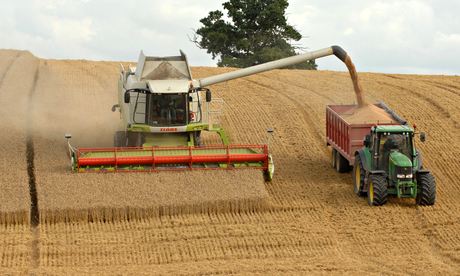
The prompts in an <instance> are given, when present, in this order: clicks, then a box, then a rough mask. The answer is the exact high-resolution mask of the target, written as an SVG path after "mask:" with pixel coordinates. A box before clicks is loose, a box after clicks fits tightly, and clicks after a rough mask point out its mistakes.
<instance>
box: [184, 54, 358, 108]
mask: <svg viewBox="0 0 460 276" xmlns="http://www.w3.org/2000/svg"><path fill="white" fill-rule="evenodd" d="M331 55H335V56H336V57H337V58H339V59H340V60H341V61H342V62H343V63H345V65H346V66H347V68H348V71H349V72H350V76H351V79H352V82H353V87H354V90H355V93H356V96H357V101H358V105H359V106H363V105H364V104H365V102H364V99H363V98H362V93H361V91H362V89H361V85H360V84H359V80H358V75H357V73H356V69H355V66H354V64H353V62H352V61H351V58H350V56H349V55H348V54H347V52H346V51H345V50H344V49H343V48H342V47H340V46H331V47H328V48H324V49H321V50H316V51H312V52H307V53H304V54H300V55H296V56H292V57H287V58H283V59H279V60H275V61H270V62H267V63H263V64H259V65H255V66H251V67H247V68H243V69H240V70H236V71H233V72H228V73H224V74H220V75H215V76H210V77H206V78H202V79H197V80H193V81H192V86H193V87H194V88H203V87H206V86H209V85H213V84H216V83H220V82H225V81H229V80H233V79H237V78H242V77H246V76H250V75H254V74H257V73H262V72H266V71H270V70H273V69H279V68H284V67H287V66H291V65H295V64H299V63H302V62H306V61H308V60H314V59H318V58H322V57H327V56H331Z"/></svg>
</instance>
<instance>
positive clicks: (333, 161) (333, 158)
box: [331, 148, 337, 169]
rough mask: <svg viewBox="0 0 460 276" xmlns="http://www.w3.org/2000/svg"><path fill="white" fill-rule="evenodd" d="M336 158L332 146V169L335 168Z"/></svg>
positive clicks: (335, 152) (335, 151)
mask: <svg viewBox="0 0 460 276" xmlns="http://www.w3.org/2000/svg"><path fill="white" fill-rule="evenodd" d="M336 158H337V150H336V149H334V148H333V149H332V152H331V165H332V168H333V169H335V168H336V166H337V162H336Z"/></svg>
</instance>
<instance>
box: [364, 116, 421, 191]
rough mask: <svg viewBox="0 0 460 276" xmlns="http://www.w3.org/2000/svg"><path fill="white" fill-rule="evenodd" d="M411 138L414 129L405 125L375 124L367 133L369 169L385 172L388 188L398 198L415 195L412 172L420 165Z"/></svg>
mask: <svg viewBox="0 0 460 276" xmlns="http://www.w3.org/2000/svg"><path fill="white" fill-rule="evenodd" d="M413 137H414V130H413V129H412V128H411V127H409V126H407V125H380V126H375V127H373V128H372V129H371V134H370V135H368V136H366V141H365V144H366V145H368V150H369V152H370V156H372V159H371V160H372V161H371V166H372V169H373V170H375V171H382V172H384V175H386V178H387V181H388V187H389V188H390V189H395V190H396V191H395V192H396V194H397V195H398V196H400V197H414V196H415V195H416V185H415V182H414V171H416V170H418V169H419V167H418V165H419V164H418V158H417V156H418V154H417V151H416V150H415V147H414V143H413Z"/></svg>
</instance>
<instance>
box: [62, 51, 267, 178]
mask: <svg viewBox="0 0 460 276" xmlns="http://www.w3.org/2000/svg"><path fill="white" fill-rule="evenodd" d="M180 54H181V55H180V56H171V57H150V56H145V55H144V53H143V52H141V53H140V56H139V61H138V63H137V66H136V67H135V68H134V67H130V68H128V69H127V70H126V69H125V68H124V67H123V66H121V71H120V77H119V82H118V104H116V105H114V106H113V108H112V111H114V112H115V111H117V110H118V111H119V112H120V119H121V120H120V126H119V131H117V132H116V133H115V135H114V147H112V148H76V147H73V146H72V145H71V144H70V143H69V150H70V155H71V161H72V170H73V171H74V172H79V173H83V172H134V171H136V172H140V171H144V172H153V171H160V170H183V169H243V168H248V169H260V170H262V171H264V173H265V177H266V179H267V180H271V179H272V177H273V173H274V164H273V160H272V157H271V155H270V154H269V151H268V145H232V144H230V143H229V139H228V136H227V135H226V133H225V131H224V129H223V128H222V127H221V126H220V125H219V118H218V116H219V115H220V110H219V109H216V108H215V106H216V105H218V106H220V107H222V105H223V100H222V99H212V96H211V91H210V90H209V89H205V88H201V87H194V86H193V84H192V81H193V80H192V74H191V71H190V67H189V65H188V62H187V58H186V56H185V55H184V53H182V51H181V52H180ZM213 103H214V105H213ZM213 108H214V109H213ZM202 131H211V132H215V133H217V134H218V135H219V137H220V140H221V141H222V144H219V145H203V144H202V142H201V132H202ZM66 138H70V135H68V136H66Z"/></svg>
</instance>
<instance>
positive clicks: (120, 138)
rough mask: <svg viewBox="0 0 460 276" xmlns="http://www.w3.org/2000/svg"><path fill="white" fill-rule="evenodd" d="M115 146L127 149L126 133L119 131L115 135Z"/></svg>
mask: <svg viewBox="0 0 460 276" xmlns="http://www.w3.org/2000/svg"><path fill="white" fill-rule="evenodd" d="M113 146H114V147H126V132H125V131H117V132H115V134H114V135H113Z"/></svg>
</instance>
